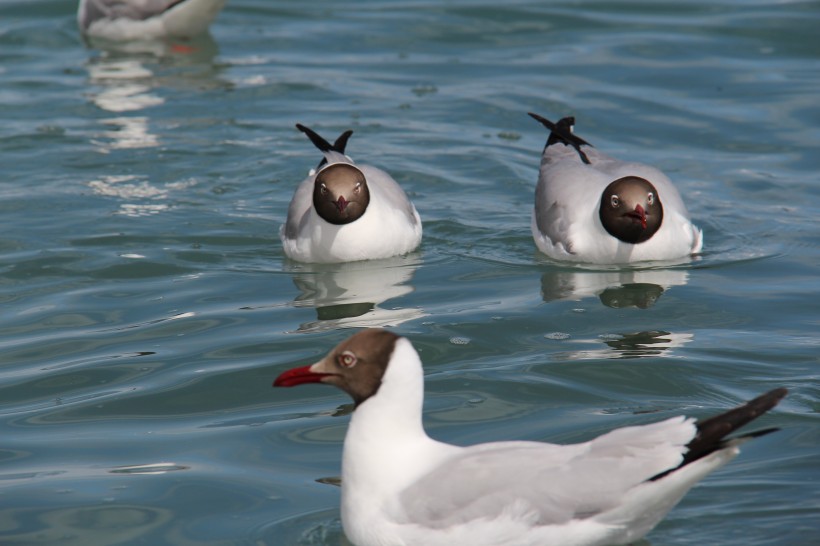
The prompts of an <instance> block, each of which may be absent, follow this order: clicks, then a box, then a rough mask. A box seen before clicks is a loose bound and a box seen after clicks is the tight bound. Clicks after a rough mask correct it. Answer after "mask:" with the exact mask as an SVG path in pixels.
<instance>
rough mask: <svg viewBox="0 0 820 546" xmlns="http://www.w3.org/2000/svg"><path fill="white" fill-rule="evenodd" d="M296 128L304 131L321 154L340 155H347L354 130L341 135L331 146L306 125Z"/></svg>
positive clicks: (299, 124) (298, 125) (299, 125)
mask: <svg viewBox="0 0 820 546" xmlns="http://www.w3.org/2000/svg"><path fill="white" fill-rule="evenodd" d="M296 128H297V129H299V130H300V131H302V132H303V133H305V134H306V135H307V137H308V138H309V139H310V141H311V142H312V143H313V145H314V146H316V147H317V148H318V149H319V151H320V152H339V153H340V154H343V153H345V148H346V147H347V141H348V139H350V135H352V134H353V130H352V129H348V130H347V131H345V132H344V133H342V134H341V135H339V138H337V139H336V142H334V143H333V144H331V143H330V142H328V141H327V140H325V139H324V137H322V135H320V134H319V133H317V132H316V131H314V130H313V129H311V128H310V127H308V126H306V125H302V124H301V123H297V124H296Z"/></svg>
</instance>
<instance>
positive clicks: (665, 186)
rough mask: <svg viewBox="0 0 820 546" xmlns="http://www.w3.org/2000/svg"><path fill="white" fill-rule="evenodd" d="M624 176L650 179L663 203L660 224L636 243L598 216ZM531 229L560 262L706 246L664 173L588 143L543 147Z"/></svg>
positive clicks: (650, 255)
mask: <svg viewBox="0 0 820 546" xmlns="http://www.w3.org/2000/svg"><path fill="white" fill-rule="evenodd" d="M533 117H535V116H533ZM536 119H538V118H536ZM567 119H571V118H567ZM539 121H540V119H539ZM559 123H561V122H559ZM557 140H560V139H557ZM581 142H583V141H581ZM579 150H581V151H583V153H584V154H585V155H586V157H587V158H588V160H589V164H587V163H585V162H584V161H583V159H582V157H581V155H580V154H579ZM623 177H640V178H643V179H645V180H648V181H650V182H651V183H652V185H654V187H655V188H656V189H657V194H658V195H657V197H658V198H659V199H660V201H661V202H662V204H663V220H662V223H661V226H660V228H659V229H658V231H657V232H655V234H654V235H652V236H651V238H649V239H648V240H646V241H643V242H640V243H637V244H633V243H629V242H624V241H622V240H619V239H618V238H616V237H614V236H613V235H611V234H610V233H609V232H607V230H606V229H605V228H604V225H603V224H602V221H601V217H600V214H599V207H600V204H601V196H602V193H603V192H604V190H605V188H606V187H607V186H608V185H609V184H610V183H611V182H613V181H615V180H617V179H620V178H623ZM531 229H532V235H533V239H534V240H535V244H536V246H537V247H538V249H539V250H540V251H541V252H543V253H544V254H546V255H547V256H549V257H551V258H553V259H555V260H561V261H572V262H585V263H594V264H626V263H634V262H645V261H669V260H679V259H681V258H686V257H688V256H691V255H692V254H697V253H698V252H700V250H701V248H702V246H703V233H702V231H701V230H700V229H698V228H697V227H696V226H695V225H693V224H692V222H691V221H690V218H689V212H688V211H687V210H686V205H685V204H684V202H683V199H681V196H680V193H678V190H677V189H676V188H675V186H674V185H673V184H672V182H671V181H670V180H669V178H667V177H666V175H664V174H663V173H662V172H661V171H659V170H658V169H656V168H655V167H651V166H649V165H645V164H643V163H634V162H627V161H621V160H618V159H615V158H612V157H609V156H607V155H605V154H603V153H601V152H599V151H598V150H597V149H595V148H594V147H592V146H590V145H588V144H586V143H583V144H580V145H579V146H578V147H577V149H576V147H575V146H573V145H571V144H567V143H564V142H560V141H558V142H554V143H551V144H548V145H547V146H546V147H545V149H544V152H543V155H542V157H541V167H540V171H539V176H538V185H537V187H536V192H535V206H534V209H533V214H532V224H531Z"/></svg>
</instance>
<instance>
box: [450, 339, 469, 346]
mask: <svg viewBox="0 0 820 546" xmlns="http://www.w3.org/2000/svg"><path fill="white" fill-rule="evenodd" d="M450 343H452V344H453V345H467V344H468V343H470V338H468V337H451V338H450Z"/></svg>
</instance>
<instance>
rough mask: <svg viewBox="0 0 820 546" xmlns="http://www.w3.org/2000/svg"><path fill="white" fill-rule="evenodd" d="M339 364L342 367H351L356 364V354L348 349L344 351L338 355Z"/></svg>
mask: <svg viewBox="0 0 820 546" xmlns="http://www.w3.org/2000/svg"><path fill="white" fill-rule="evenodd" d="M338 360H339V366H341V367H342V368H352V367H353V366H355V365H356V362H357V358H356V355H354V354H353V353H351V352H350V351H345V352H343V353H342V354H340V355H339V358H338Z"/></svg>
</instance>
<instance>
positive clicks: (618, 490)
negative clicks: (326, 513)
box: [273, 329, 786, 546]
mask: <svg viewBox="0 0 820 546" xmlns="http://www.w3.org/2000/svg"><path fill="white" fill-rule="evenodd" d="M304 383H326V384H328V385H334V386H336V387H338V388H340V389H342V390H343V391H345V392H347V393H348V394H349V395H350V396H351V397H352V398H353V401H354V402H355V410H354V411H353V415H352V418H351V420H350V425H349V426H348V430H347V435H346V437H345V441H344V450H343V456H342V502H341V515H342V525H343V527H344V530H345V534H346V535H347V536H348V538H349V539H350V540H351V541H352V542H353V543H354V544H357V545H358V546H399V545H402V546H405V545H420V544H423V545H425V546H452V545H462V544H469V545H471V546H491V545H492V546H513V545H514V546H546V545H552V544H556V545H557V544H560V545H562V546H573V545H574V546H593V545H601V546H602V545H609V544H627V543H629V542H632V541H635V540H638V539H639V538H641V537H642V536H644V535H646V534H647V533H648V532H649V531H650V530H651V529H652V528H653V527H654V526H655V525H656V524H657V523H658V522H660V520H661V519H662V518H663V517H664V516H665V515H666V513H667V512H669V511H670V510H671V509H672V508H673V507H674V506H675V504H677V503H678V501H679V500H680V499H681V498H682V497H683V495H684V494H685V493H686V492H687V491H688V490H689V489H690V488H691V487H692V486H693V485H695V483H697V482H698V481H700V480H701V479H702V478H704V477H705V476H706V475H707V474H709V473H710V472H712V471H713V470H715V469H717V468H719V467H721V466H723V465H724V464H726V463H727V462H729V461H730V460H731V459H733V458H734V457H735V456H736V455H737V454H738V445H739V444H741V443H743V442H744V441H746V440H748V439H750V438H753V437H757V436H761V435H763V434H766V433H769V432H773V431H774V430H776V429H773V428H769V429H765V430H760V431H757V432H751V433H748V434H746V435H743V436H737V437H734V438H727V435H729V434H730V433H732V432H733V431H734V430H735V429H737V428H739V427H741V426H743V425H745V424H746V423H748V422H749V421H752V420H753V419H755V418H756V417H758V416H760V415H762V414H763V413H765V412H766V411H768V410H769V409H771V408H772V407H774V406H775V405H776V404H777V403H778V402H779V401H780V399H781V398H783V397H784V396H785V395H786V389H783V388H780V389H774V390H772V391H770V392H768V393H766V394H764V395H762V396H759V397H757V398H755V399H754V400H752V401H750V402H747V403H746V404H744V405H742V406H739V407H737V408H735V409H733V410H730V411H727V412H726V413H723V414H720V415H718V416H716V417H712V418H709V419H705V420H701V421H696V420H695V419H693V418H687V417H683V416H680V417H673V418H671V419H666V420H665V421H660V422H656V423H651V424H646V425H637V426H630V427H624V428H619V429H616V430H613V431H611V432H609V433H606V434H603V435H602V436H599V437H597V438H594V439H592V440H590V441H587V442H583V443H579V444H570V445H557V444H548V443H542V442H529V441H526V442H525V441H521V442H509V441H507V442H495V443H486V444H478V445H473V446H469V447H459V446H455V445H450V444H445V443H442V442H439V441H436V440H433V439H432V438H430V437H429V436H428V435H427V434H426V432H425V431H424V428H423V426H422V401H423V398H424V378H423V371H422V365H421V361H420V359H419V355H418V354H417V353H416V351H415V349H414V348H413V345H412V344H411V343H410V341H409V340H408V339H406V338H404V337H399V336H398V335H396V334H394V333H392V332H389V331H387V330H381V329H368V330H362V331H360V332H358V333H356V334H355V335H353V336H352V337H350V338H348V339H346V340H345V341H343V342H341V343H340V344H339V345H337V346H336V347H335V348H334V349H333V350H332V351H330V353H328V354H327V356H325V357H324V358H322V359H321V360H320V361H318V362H317V363H315V364H313V365H311V366H304V367H299V368H294V369H292V370H289V371H286V372H284V373H282V374H281V375H279V376H278V377H277V378H276V380H275V381H274V383H273V385H274V386H275V387H292V386H295V385H301V384H304Z"/></svg>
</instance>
